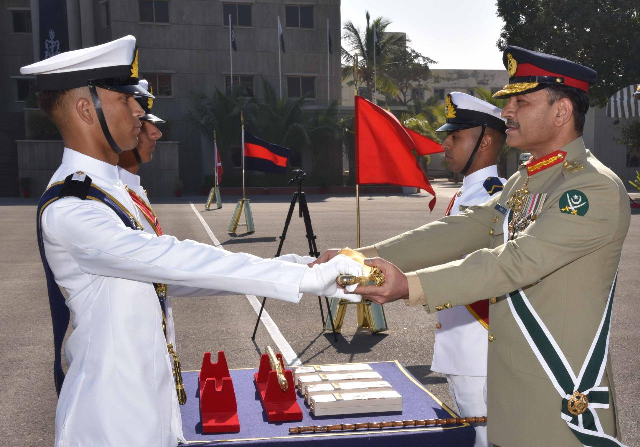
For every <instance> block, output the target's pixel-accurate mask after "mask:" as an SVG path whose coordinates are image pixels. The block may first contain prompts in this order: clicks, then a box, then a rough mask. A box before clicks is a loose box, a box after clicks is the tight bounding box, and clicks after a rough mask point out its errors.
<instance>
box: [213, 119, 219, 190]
mask: <svg viewBox="0 0 640 447" xmlns="http://www.w3.org/2000/svg"><path fill="white" fill-rule="evenodd" d="M213 186H216V187H217V186H218V144H217V143H216V131H215V130H214V131H213Z"/></svg>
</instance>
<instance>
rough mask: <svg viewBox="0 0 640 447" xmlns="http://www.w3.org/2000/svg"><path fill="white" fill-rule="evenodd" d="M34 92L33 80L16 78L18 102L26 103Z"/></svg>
mask: <svg viewBox="0 0 640 447" xmlns="http://www.w3.org/2000/svg"><path fill="white" fill-rule="evenodd" d="M32 91H33V81H32V80H31V79H25V78H16V101H26V100H27V99H28V98H29V95H30V94H31V92H32Z"/></svg>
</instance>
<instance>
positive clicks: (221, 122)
mask: <svg viewBox="0 0 640 447" xmlns="http://www.w3.org/2000/svg"><path fill="white" fill-rule="evenodd" d="M252 101H253V99H252V98H247V97H245V96H244V92H243V90H242V88H241V87H240V86H238V87H236V88H234V89H233V91H232V92H231V93H229V94H225V93H223V92H221V91H220V90H219V89H217V88H216V91H215V93H214V94H213V96H211V97H208V96H207V95H205V94H204V93H191V108H190V109H189V110H188V111H187V116H186V118H187V121H189V122H191V123H194V124H195V125H196V126H197V127H198V128H199V129H200V130H201V132H202V133H203V134H204V135H205V137H206V138H207V139H212V136H213V132H214V130H215V132H216V137H217V143H218V150H219V151H220V158H221V160H222V163H223V165H224V166H232V165H233V163H232V154H231V149H232V148H233V147H238V146H240V138H241V134H240V130H241V123H240V112H241V111H242V110H243V109H245V108H246V107H247V105H248V104H250V103H251V102H252ZM211 144H212V147H213V143H211Z"/></svg>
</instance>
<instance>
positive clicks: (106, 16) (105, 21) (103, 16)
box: [98, 1, 111, 29]
mask: <svg viewBox="0 0 640 447" xmlns="http://www.w3.org/2000/svg"><path fill="white" fill-rule="evenodd" d="M98 10H99V11H98V13H99V14H100V27H101V28H102V29H105V28H109V26H111V14H110V13H109V2H108V1H103V2H100V4H99V5H98Z"/></svg>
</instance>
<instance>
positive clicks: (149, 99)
mask: <svg viewBox="0 0 640 447" xmlns="http://www.w3.org/2000/svg"><path fill="white" fill-rule="evenodd" d="M149 93H151V94H152V95H153V87H151V85H149ZM147 107H148V108H149V111H151V108H152V107H153V98H147Z"/></svg>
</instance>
